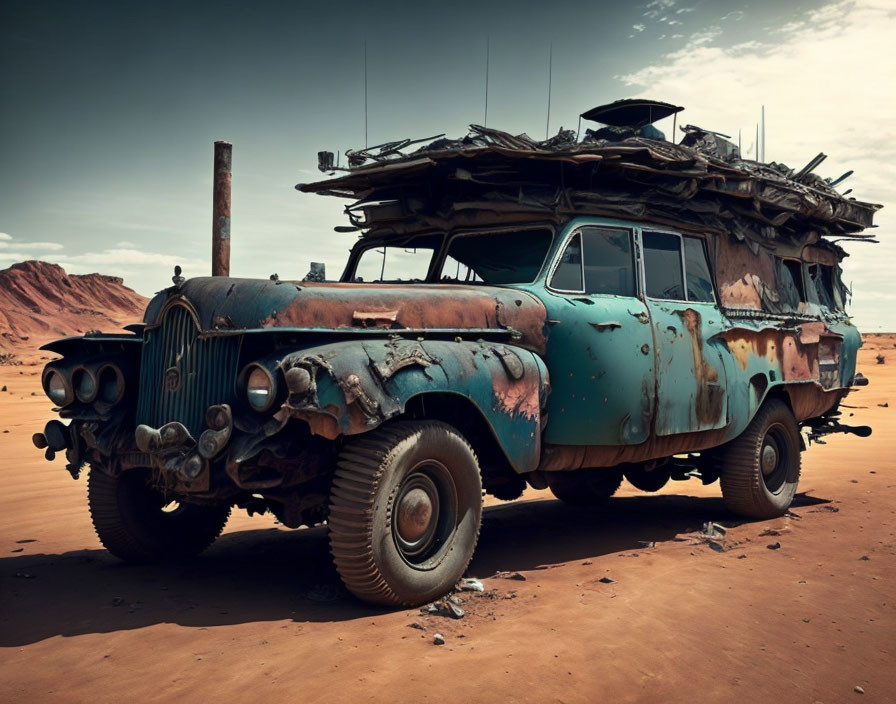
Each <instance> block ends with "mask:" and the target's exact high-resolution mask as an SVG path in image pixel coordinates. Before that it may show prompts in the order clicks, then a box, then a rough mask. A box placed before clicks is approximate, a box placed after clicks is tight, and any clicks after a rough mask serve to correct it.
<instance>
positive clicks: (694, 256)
mask: <svg viewBox="0 0 896 704" xmlns="http://www.w3.org/2000/svg"><path fill="white" fill-rule="evenodd" d="M684 271H685V276H686V278H687V285H688V300H689V301H698V302H700V303H715V300H716V299H715V295H713V291H712V277H711V276H710V275H709V262H708V260H707V258H706V247H705V246H704V243H703V240H701V239H700V238H699V237H685V238H684Z"/></svg>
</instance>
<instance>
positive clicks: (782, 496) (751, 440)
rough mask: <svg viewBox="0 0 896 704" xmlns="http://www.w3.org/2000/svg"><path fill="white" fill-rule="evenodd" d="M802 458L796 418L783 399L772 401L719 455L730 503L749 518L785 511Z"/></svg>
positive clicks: (794, 489)
mask: <svg viewBox="0 0 896 704" xmlns="http://www.w3.org/2000/svg"><path fill="white" fill-rule="evenodd" d="M800 459H801V458H800V434H799V427H798V426H797V423H796V419H795V418H794V417H793V413H792V412H791V411H790V408H788V407H787V405H786V404H785V403H784V402H782V401H779V400H778V399H770V400H769V401H767V402H766V403H765V404H764V405H763V406H762V408H760V409H759V412H758V413H757V414H756V416H755V417H754V418H753V420H752V421H751V423H750V425H749V426H747V429H746V430H745V431H744V432H743V433H742V434H741V435H740V436H739V437H737V438H736V439H734V440H732V441H731V442H730V443H728V445H726V446H725V447H724V448H723V449H722V451H721V453H720V454H719V462H720V468H719V470H720V471H719V474H720V477H719V478H720V481H721V485H722V498H723V499H724V500H725V505H726V506H727V507H728V509H729V510H730V511H732V512H733V513H737V514H739V515H741V516H747V517H749V518H774V517H776V516H781V515H783V514H784V513H785V512H786V511H787V509H788V508H789V507H790V503H791V502H792V501H793V497H794V495H795V494H796V488H797V485H798V484H799V480H800Z"/></svg>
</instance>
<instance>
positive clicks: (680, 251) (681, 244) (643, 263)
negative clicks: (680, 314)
mask: <svg viewBox="0 0 896 704" xmlns="http://www.w3.org/2000/svg"><path fill="white" fill-rule="evenodd" d="M640 230H641V232H640V235H641V250H642V252H641V276H642V277H643V281H642V286H643V289H644V298H645V299H648V298H649V299H650V300H651V301H670V302H673V303H688V302H689V301H688V279H687V273H686V272H685V269H684V236H683V235H682V234H681V233H680V232H674V231H672V230H660V229H656V228H652V227H642V228H640ZM647 233H656V234H657V235H672V236H674V237H677V238H678V261H679V263H680V264H681V290H682V293H684V298H683V299H678V298H659V297H657V296H649V295H648V294H647V245H645V244H644V235H645V234H647Z"/></svg>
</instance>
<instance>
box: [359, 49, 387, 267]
mask: <svg viewBox="0 0 896 704" xmlns="http://www.w3.org/2000/svg"><path fill="white" fill-rule="evenodd" d="M364 148H365V149H367V40H366V39H365V40H364ZM385 256H386V255H385V254H384V255H383V258H384V259H385Z"/></svg>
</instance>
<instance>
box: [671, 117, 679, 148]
mask: <svg viewBox="0 0 896 704" xmlns="http://www.w3.org/2000/svg"><path fill="white" fill-rule="evenodd" d="M677 128H678V113H677V112H673V113H672V144H675V136H676V135H677V134H678V132H676V129H677Z"/></svg>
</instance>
